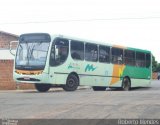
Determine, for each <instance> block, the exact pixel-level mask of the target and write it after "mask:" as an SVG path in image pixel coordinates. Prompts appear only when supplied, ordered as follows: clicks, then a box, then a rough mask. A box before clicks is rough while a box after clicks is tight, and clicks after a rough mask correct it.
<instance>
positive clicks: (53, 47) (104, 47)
mask: <svg viewBox="0 0 160 125" xmlns="http://www.w3.org/2000/svg"><path fill="white" fill-rule="evenodd" d="M151 77H152V55H151V51H148V50H142V49H137V48H130V47H124V46H118V45H110V44H105V42H98V41H91V40H83V39H77V38H72V37H68V36H63V35H50V34H48V33H28V34H22V35H20V37H19V43H18V47H17V50H16V55H15V61H14V70H13V78H14V80H15V81H16V82H17V83H31V84H34V85H35V88H36V89H37V91H39V92H47V91H48V90H49V89H50V88H51V87H62V88H63V89H64V90H65V91H74V90H76V89H77V87H78V86H91V87H92V88H93V90H94V91H103V90H106V88H121V89H122V90H125V91H128V90H130V89H131V88H132V87H145V86H149V85H150V82H151Z"/></svg>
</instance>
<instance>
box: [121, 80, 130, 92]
mask: <svg viewBox="0 0 160 125" xmlns="http://www.w3.org/2000/svg"><path fill="white" fill-rule="evenodd" d="M130 88H131V82H130V80H129V78H127V77H125V78H124V79H123V82H122V90H124V91H129V90H130Z"/></svg>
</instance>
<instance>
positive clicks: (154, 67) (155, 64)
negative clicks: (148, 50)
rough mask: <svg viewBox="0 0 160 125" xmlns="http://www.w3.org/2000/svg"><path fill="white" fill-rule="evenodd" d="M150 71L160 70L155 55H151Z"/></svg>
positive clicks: (159, 64)
mask: <svg viewBox="0 0 160 125" xmlns="http://www.w3.org/2000/svg"><path fill="white" fill-rule="evenodd" d="M152 71H153V72H158V71H160V63H158V62H157V61H156V60H155V57H154V56H153V55H152Z"/></svg>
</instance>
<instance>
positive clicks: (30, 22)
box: [0, 17, 160, 25]
mask: <svg viewBox="0 0 160 125" xmlns="http://www.w3.org/2000/svg"><path fill="white" fill-rule="evenodd" d="M148 19H160V17H127V18H106V19H105V18H104V19H103V18H99V19H96V18H93V19H69V20H50V21H27V22H7V23H5V22H4V23H0V25H7V24H38V23H61V22H62V23H63V22H94V21H114V20H115V21H117V20H148Z"/></svg>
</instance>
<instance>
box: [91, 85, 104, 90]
mask: <svg viewBox="0 0 160 125" xmlns="http://www.w3.org/2000/svg"><path fill="white" fill-rule="evenodd" d="M92 88H93V90H94V91H105V90H106V87H103V86H92Z"/></svg>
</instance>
